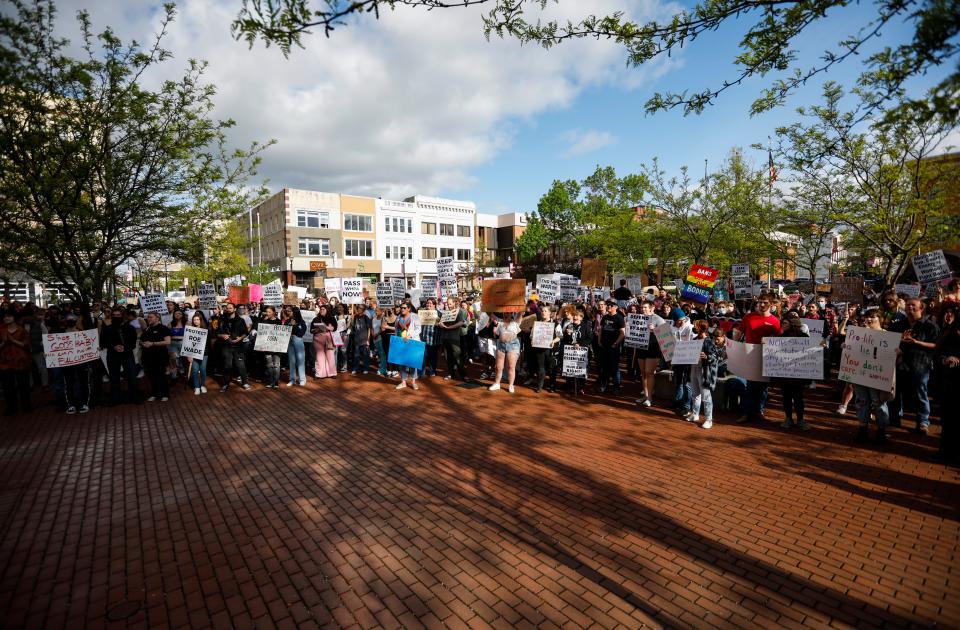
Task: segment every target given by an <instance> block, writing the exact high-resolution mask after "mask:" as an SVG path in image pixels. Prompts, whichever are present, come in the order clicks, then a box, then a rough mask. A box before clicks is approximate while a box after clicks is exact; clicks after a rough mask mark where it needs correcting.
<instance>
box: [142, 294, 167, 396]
mask: <svg viewBox="0 0 960 630" xmlns="http://www.w3.org/2000/svg"><path fill="white" fill-rule="evenodd" d="M169 346H170V329H169V328H167V327H166V326H164V325H163V324H161V323H160V315H159V314H158V313H148V314H147V328H146V330H144V331H143V333H142V334H141V335H140V348H141V349H142V353H143V354H142V362H143V371H144V372H146V374H147V380H149V381H150V397H149V398H147V400H148V401H150V402H153V401H154V400H156V399H157V398H159V399H160V400H162V401H163V402H166V401H167V400H170V383H169V382H167V365H168V363H169V361H168V359H167V348H168V347H169Z"/></svg>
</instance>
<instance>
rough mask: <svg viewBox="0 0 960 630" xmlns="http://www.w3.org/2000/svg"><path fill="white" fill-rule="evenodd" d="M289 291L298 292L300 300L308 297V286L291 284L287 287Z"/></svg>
mask: <svg viewBox="0 0 960 630" xmlns="http://www.w3.org/2000/svg"><path fill="white" fill-rule="evenodd" d="M287 291H293V292H294V293H296V294H297V299H298V300H302V299H303V298H305V297H307V287H298V286H297V285H295V284H291V285H290V286H288V287H287Z"/></svg>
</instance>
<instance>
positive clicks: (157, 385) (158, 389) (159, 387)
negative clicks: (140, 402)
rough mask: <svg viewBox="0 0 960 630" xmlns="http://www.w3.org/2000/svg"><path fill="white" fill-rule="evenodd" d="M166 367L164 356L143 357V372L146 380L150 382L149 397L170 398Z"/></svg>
mask: <svg viewBox="0 0 960 630" xmlns="http://www.w3.org/2000/svg"><path fill="white" fill-rule="evenodd" d="M168 366H169V363H168V361H167V358H166V356H145V357H143V371H144V372H146V374H147V380H148V381H150V395H151V396H153V397H154V398H169V397H170V383H169V381H167V367H168Z"/></svg>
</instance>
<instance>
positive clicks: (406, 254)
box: [297, 236, 470, 260]
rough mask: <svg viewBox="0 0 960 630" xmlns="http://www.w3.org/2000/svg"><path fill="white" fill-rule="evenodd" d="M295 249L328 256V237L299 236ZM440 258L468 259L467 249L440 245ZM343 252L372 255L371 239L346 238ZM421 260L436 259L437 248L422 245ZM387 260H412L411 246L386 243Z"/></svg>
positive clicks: (354, 254)
mask: <svg viewBox="0 0 960 630" xmlns="http://www.w3.org/2000/svg"><path fill="white" fill-rule="evenodd" d="M297 245H298V247H297V251H298V253H299V254H300V255H301V256H329V255H330V239H328V238H310V237H307V236H301V237H300V238H299V239H298V243H297ZM439 251H440V258H453V257H454V255H456V258H457V260H470V250H469V249H457V250H454V249H453V248H452V247H441V248H440V250H439ZM344 252H345V255H346V256H353V257H357V258H372V257H373V241H365V240H360V239H353V238H348V239H346V240H345V241H344ZM421 254H422V255H421V260H436V259H437V248H436V247H424V248H423V249H422V250H421ZM386 258H387V260H404V259H405V260H412V259H413V248H412V247H403V246H402V245H400V246H398V245H388V246H387V249H386Z"/></svg>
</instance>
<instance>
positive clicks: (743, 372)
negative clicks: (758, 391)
mask: <svg viewBox="0 0 960 630" xmlns="http://www.w3.org/2000/svg"><path fill="white" fill-rule="evenodd" d="M725 345H726V346H727V369H729V370H730V372H731V373H733V374H736V375H737V376H739V377H740V378H745V379H747V380H748V381H759V382H766V381H769V380H770V379H769V378H767V377H766V376H764V375H763V346H762V345H761V344H759V343H743V342H740V341H734V340H733V339H727V341H726V344H725Z"/></svg>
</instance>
